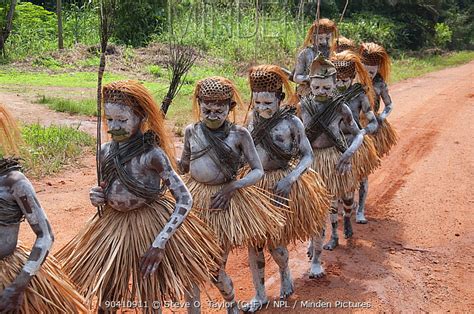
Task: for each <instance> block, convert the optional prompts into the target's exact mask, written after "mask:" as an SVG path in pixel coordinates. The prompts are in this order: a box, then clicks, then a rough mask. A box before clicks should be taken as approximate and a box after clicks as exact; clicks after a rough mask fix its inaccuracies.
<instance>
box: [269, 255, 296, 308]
mask: <svg viewBox="0 0 474 314" xmlns="http://www.w3.org/2000/svg"><path fill="white" fill-rule="evenodd" d="M270 253H271V254H272V257H273V260H274V261H275V263H277V265H278V268H279V269H280V279H281V286H280V300H284V299H287V298H288V297H289V296H291V295H292V294H293V293H294V292H295V291H294V286H293V280H292V279H291V272H290V267H289V265H288V262H289V261H290V255H289V253H288V249H287V248H286V247H283V246H279V247H276V248H274V249H272V250H270Z"/></svg>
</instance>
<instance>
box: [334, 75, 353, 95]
mask: <svg viewBox="0 0 474 314" xmlns="http://www.w3.org/2000/svg"><path fill="white" fill-rule="evenodd" d="M352 80H353V79H352V78H351V77H345V78H337V80H336V87H337V89H338V90H339V91H340V92H344V91H346V90H347V89H348V88H349V87H351V85H352Z"/></svg>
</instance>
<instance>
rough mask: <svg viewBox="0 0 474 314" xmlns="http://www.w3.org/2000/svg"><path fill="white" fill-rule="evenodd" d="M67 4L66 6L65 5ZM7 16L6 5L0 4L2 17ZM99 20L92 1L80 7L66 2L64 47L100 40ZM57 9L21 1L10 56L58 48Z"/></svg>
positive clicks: (10, 44)
mask: <svg viewBox="0 0 474 314" xmlns="http://www.w3.org/2000/svg"><path fill="white" fill-rule="evenodd" d="M66 8H67V9H66ZM4 17H5V8H4V7H3V8H0V20H1V19H4ZM98 25H99V21H98V18H97V14H96V11H95V8H94V7H93V6H92V5H90V4H85V5H83V6H81V7H77V6H74V5H69V6H65V10H64V12H63V31H64V45H65V47H72V46H73V45H74V44H75V43H78V42H81V43H83V44H87V45H91V44H97V43H98V42H99V26H98ZM57 36H58V32H57V16H56V13H54V12H50V11H48V10H46V9H44V8H43V7H42V6H39V5H35V4H32V3H30V2H21V3H18V4H17V6H16V10H15V15H14V19H13V29H12V32H11V34H10V36H9V37H8V40H7V42H6V45H5V51H6V53H7V55H8V57H9V58H11V59H15V60H17V59H23V58H25V57H27V56H33V55H41V54H42V53H44V52H47V51H52V50H56V49H57V48H58V40H57Z"/></svg>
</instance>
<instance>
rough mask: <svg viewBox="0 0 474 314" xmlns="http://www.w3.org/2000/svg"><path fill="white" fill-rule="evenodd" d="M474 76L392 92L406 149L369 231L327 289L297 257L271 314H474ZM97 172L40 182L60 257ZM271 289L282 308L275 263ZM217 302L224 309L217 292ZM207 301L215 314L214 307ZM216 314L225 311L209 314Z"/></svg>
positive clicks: (337, 260) (387, 164) (387, 177)
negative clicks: (337, 311) (346, 313)
mask: <svg viewBox="0 0 474 314" xmlns="http://www.w3.org/2000/svg"><path fill="white" fill-rule="evenodd" d="M473 74H474V62H471V63H469V64H466V65H463V66H460V67H457V68H450V69H445V70H442V71H439V72H435V73H431V74H428V75H425V76H423V77H420V78H416V79H410V80H406V81H403V82H400V83H397V84H395V85H392V86H391V87H390V90H391V95H392V99H393V101H394V104H395V109H394V112H393V114H392V115H391V116H390V118H389V120H390V121H391V122H392V123H393V124H394V125H395V126H396V128H397V130H398V132H399V134H400V142H399V144H398V146H397V147H395V148H394V149H393V150H392V152H391V154H390V156H388V157H387V158H385V159H384V161H383V164H382V167H381V169H379V170H378V171H377V172H376V173H375V174H374V175H372V176H371V177H370V179H369V180H370V191H369V198H368V202H367V203H368V205H367V216H368V218H369V220H370V222H369V224H367V225H355V235H354V238H353V239H352V240H351V241H346V240H344V239H343V236H342V234H341V235H340V244H341V245H340V247H338V248H337V249H336V250H335V251H333V252H324V254H323V261H324V266H325V268H326V271H327V275H326V276H325V277H324V278H323V279H321V280H310V279H309V278H308V275H307V270H308V267H309V262H308V260H307V258H306V244H305V243H301V244H300V245H297V246H295V247H291V253H290V254H291V261H290V263H291V269H292V274H293V278H294V280H295V285H296V293H295V294H294V295H293V296H292V297H291V298H290V300H289V301H288V303H287V306H288V307H289V308H275V307H273V305H270V307H269V309H268V310H266V311H264V312H266V313H286V312H292V313H301V312H305V313H306V312H307V313H310V312H314V311H316V310H318V309H317V308H302V307H301V304H302V303H301V301H314V302H317V301H318V300H322V301H324V302H329V303H330V304H331V305H332V306H333V307H335V306H336V301H352V302H368V303H370V306H371V310H375V311H395V310H404V311H409V312H414V311H416V312H418V311H443V312H444V311H457V312H459V311H463V310H464V311H467V310H468V309H469V308H471V309H472V308H474V301H473V300H474V288H473V286H472V279H473V278H474V269H473V267H474V265H473V263H474V257H473V256H474V254H473V252H474V228H473V225H474V215H473V214H472V208H473V207H474V199H473V197H472V192H471V190H470V184H471V183H472V180H473V179H474V157H473V156H474V141H473V140H472V134H473V132H474V127H473V124H472V121H473V120H474V88H473V87H474V83H472V81H473V80H472V78H473ZM0 96H1V95H0ZM0 99H1V97H0ZM93 162H94V159H93V157H91V156H90V157H86V158H85V159H84V160H83V163H84V165H85V166H84V167H83V168H81V169H70V171H66V172H64V173H62V174H60V175H58V176H55V177H52V178H47V179H44V180H42V181H41V182H35V184H36V189H37V191H38V196H39V198H40V201H41V203H42V205H43V207H44V208H45V209H46V210H47V213H48V216H49V217H50V220H51V221H52V224H53V228H54V231H55V235H56V239H57V240H56V243H55V250H57V249H58V248H59V247H61V246H62V245H64V244H65V243H66V242H67V241H68V240H70V239H71V238H72V236H73V235H74V234H75V233H76V232H77V231H78V230H79V228H80V226H81V225H82V224H83V223H84V222H85V221H86V220H87V218H88V217H90V216H91V215H92V214H93V212H94V210H95V209H94V208H93V207H91V206H90V205H89V201H88V190H89V187H90V186H91V185H92V184H94V182H95V177H94V173H95V172H94V171H95V168H94V167H93ZM27 229H28V227H27V226H25V225H24V226H22V235H21V238H22V239H23V240H24V242H27V243H31V241H32V239H33V236H32V233H31V231H29V230H27ZM246 260H247V253H246V251H245V250H241V251H237V252H234V253H233V254H232V255H231V258H230V260H229V263H228V267H227V269H228V273H229V274H230V275H231V276H232V277H233V279H234V285H235V288H236V293H237V298H238V299H239V300H243V301H246V300H249V299H250V298H251V297H252V294H253V290H252V285H251V277H250V274H249V271H248V265H247V261H246ZM266 281H267V293H268V295H269V297H270V298H272V299H275V300H276V298H277V297H278V293H279V275H278V270H277V267H276V266H275V264H274V263H273V262H272V261H271V260H270V259H267V279H266ZM208 293H209V294H210V296H211V298H212V300H214V301H216V302H220V300H221V298H220V297H219V295H218V292H217V290H216V289H214V288H209V290H208ZM203 301H204V306H205V307H206V304H207V300H206V297H203ZM293 306H296V307H295V309H293ZM353 310H362V309H353ZM210 311H211V312H214V311H215V310H210V309H205V310H204V312H210ZM220 312H223V311H222V310H221V311H220Z"/></svg>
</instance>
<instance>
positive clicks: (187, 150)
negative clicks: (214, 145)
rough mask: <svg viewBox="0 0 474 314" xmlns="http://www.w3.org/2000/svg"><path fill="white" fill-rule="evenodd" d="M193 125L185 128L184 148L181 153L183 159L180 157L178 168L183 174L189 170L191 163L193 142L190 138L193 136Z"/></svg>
mask: <svg viewBox="0 0 474 314" xmlns="http://www.w3.org/2000/svg"><path fill="white" fill-rule="evenodd" d="M192 128H193V125H188V126H187V127H186V129H185V130H184V148H183V152H182V153H181V159H178V162H177V164H178V170H179V172H180V173H181V174H185V173H188V172H189V165H190V163H191V144H190V143H189V139H190V138H191V132H192Z"/></svg>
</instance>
